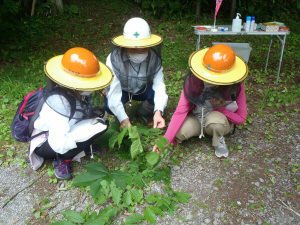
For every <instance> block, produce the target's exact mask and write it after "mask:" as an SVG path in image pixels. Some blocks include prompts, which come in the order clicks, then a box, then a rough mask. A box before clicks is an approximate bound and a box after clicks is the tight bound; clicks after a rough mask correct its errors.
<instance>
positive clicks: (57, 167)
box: [35, 129, 107, 180]
mask: <svg viewBox="0 0 300 225" xmlns="http://www.w3.org/2000/svg"><path fill="white" fill-rule="evenodd" d="M106 130H107V129H106ZM106 130H104V131H102V132H99V133H98V134H96V135H94V136H93V137H91V138H90V139H88V140H86V141H84V142H77V143H76V144H77V147H76V148H74V149H71V150H69V151H68V152H66V153H65V154H58V153H56V152H55V151H54V150H53V149H52V148H51V146H50V145H49V143H48V141H46V142H44V143H43V144H42V145H41V146H40V147H39V148H36V149H35V153H36V154H37V155H38V156H41V157H43V158H44V159H53V167H54V172H55V176H56V177H57V178H58V179H61V180H69V179H71V177H72V169H71V160H72V159H73V158H74V157H75V156H76V155H77V154H78V153H80V152H82V151H84V150H85V149H88V148H89V146H90V145H91V144H92V143H93V142H94V140H95V139H96V138H98V137H99V136H100V135H102V134H103V133H104V132H106Z"/></svg>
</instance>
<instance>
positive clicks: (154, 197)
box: [145, 194, 158, 204]
mask: <svg viewBox="0 0 300 225" xmlns="http://www.w3.org/2000/svg"><path fill="white" fill-rule="evenodd" d="M145 200H146V201H147V202H148V203H150V204H152V203H154V202H156V201H157V200H158V194H150V195H148V196H147V197H146V198H145Z"/></svg>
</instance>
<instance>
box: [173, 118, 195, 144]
mask: <svg viewBox="0 0 300 225" xmlns="http://www.w3.org/2000/svg"><path fill="white" fill-rule="evenodd" d="M200 133H201V124H200V122H199V120H198V119H197V117H196V116H194V115H193V114H191V113H190V114H188V115H187V117H186V118H185V120H184V123H183V125H182V127H181V128H180V130H179V131H178V133H177V134H176V137H175V138H176V140H177V142H178V143H181V142H182V141H185V140H187V139H189V138H191V137H195V136H199V135H200Z"/></svg>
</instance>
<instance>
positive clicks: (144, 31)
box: [112, 17, 163, 48]
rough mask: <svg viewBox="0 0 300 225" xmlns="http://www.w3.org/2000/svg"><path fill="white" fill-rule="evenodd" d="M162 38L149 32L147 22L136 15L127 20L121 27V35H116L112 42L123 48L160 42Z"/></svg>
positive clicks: (139, 46)
mask: <svg viewBox="0 0 300 225" xmlns="http://www.w3.org/2000/svg"><path fill="white" fill-rule="evenodd" d="M162 41H163V38H162V37H161V36H159V35H155V34H151V31H150V27H149V25H148V23H147V22H146V21H145V20H144V19H142V18H138V17H134V18H132V19H130V20H128V21H127V22H126V24H125V26H124V29H123V35H120V36H116V37H114V38H113V39H112V43H113V44H114V45H117V46H121V47H125V48H146V47H151V46H155V45H158V44H160V43H161V42H162Z"/></svg>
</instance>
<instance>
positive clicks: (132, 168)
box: [128, 161, 139, 173]
mask: <svg viewBox="0 0 300 225" xmlns="http://www.w3.org/2000/svg"><path fill="white" fill-rule="evenodd" d="M128 167H129V168H130V171H129V172H130V173H138V172H139V164H138V163H137V162H135V161H131V163H130V164H129V165H128Z"/></svg>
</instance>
